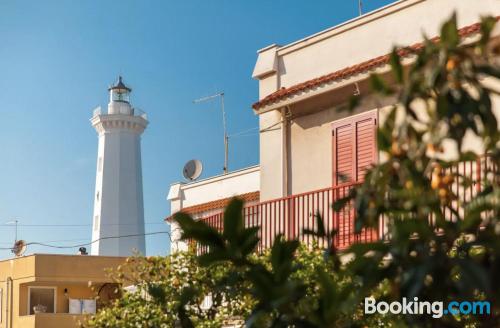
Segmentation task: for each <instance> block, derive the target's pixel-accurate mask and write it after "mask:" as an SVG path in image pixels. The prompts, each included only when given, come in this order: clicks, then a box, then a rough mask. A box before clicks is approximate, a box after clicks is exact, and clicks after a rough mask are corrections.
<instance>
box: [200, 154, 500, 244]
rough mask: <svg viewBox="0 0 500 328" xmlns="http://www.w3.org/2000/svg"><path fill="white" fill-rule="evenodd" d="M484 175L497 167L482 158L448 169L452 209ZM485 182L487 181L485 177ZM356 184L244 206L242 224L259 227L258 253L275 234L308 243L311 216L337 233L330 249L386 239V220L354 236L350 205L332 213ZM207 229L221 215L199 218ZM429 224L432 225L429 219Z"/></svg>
mask: <svg viewBox="0 0 500 328" xmlns="http://www.w3.org/2000/svg"><path fill="white" fill-rule="evenodd" d="M487 172H498V165H497V164H495V163H493V161H492V159H491V158H489V157H483V158H481V159H478V160H477V161H468V162H461V163H459V165H456V166H455V167H452V168H448V169H446V170H445V173H453V174H456V175H457V177H458V178H457V181H456V182H455V183H454V184H453V185H452V186H451V188H452V191H453V192H454V193H455V194H456V195H457V198H456V200H454V201H453V203H452V207H453V208H455V209H456V210H458V211H459V213H460V211H462V209H461V208H460V206H459V204H460V203H467V202H468V201H469V200H470V199H471V198H472V197H474V196H475V195H476V194H477V193H478V192H480V191H481V188H482V185H481V181H484V179H485V177H486V174H487ZM488 178H489V177H488ZM463 179H467V180H468V181H470V183H469V184H467V186H463V185H461V184H460V183H459V182H463V181H464V180H463ZM358 185H359V183H345V184H342V185H339V186H335V187H329V188H325V189H320V190H315V191H310V192H306V193H302V194H297V195H291V196H288V197H284V198H278V199H273V200H269V201H265V202H260V203H257V204H255V205H250V206H245V207H244V209H243V215H244V221H245V225H246V226H247V227H255V226H260V227H261V229H260V230H259V237H260V242H259V245H258V249H257V251H258V252H261V251H262V250H264V249H266V248H268V247H270V246H271V245H272V244H273V241H274V239H275V237H276V236H277V235H279V234H281V235H283V236H284V237H285V238H287V239H293V238H297V239H299V240H300V241H301V242H304V243H310V242H312V241H313V237H312V236H310V235H305V234H303V233H302V231H303V230H304V229H315V224H316V218H315V214H320V215H321V216H322V217H323V222H324V225H325V228H326V230H327V231H331V230H335V231H337V233H336V235H335V237H334V239H333V245H334V247H335V248H336V249H340V250H342V249H345V248H347V247H349V246H350V245H352V244H353V243H363V242H372V241H376V240H380V239H386V238H388V236H387V226H386V220H385V219H384V218H381V219H380V220H379V222H378V226H377V227H374V228H364V229H362V230H361V232H360V233H355V230H354V226H355V222H356V213H355V211H354V208H353V205H352V204H349V203H348V204H347V205H346V206H345V207H344V209H343V210H341V211H340V212H335V211H334V210H333V209H332V204H333V203H335V202H336V201H337V200H339V199H342V198H344V197H345V196H347V195H348V194H349V192H350V191H351V190H352V189H353V188H356V186H358ZM443 210H444V214H445V217H446V219H447V220H450V221H453V220H455V219H456V218H455V214H454V212H453V211H450V210H449V209H448V210H445V209H443ZM200 220H203V221H204V222H206V223H207V224H208V225H210V226H212V227H214V228H216V229H218V230H222V229H223V212H222V210H220V211H218V212H217V213H215V214H212V215H209V216H205V217H202V218H200ZM429 220H430V221H431V223H433V218H432V217H430V218H429ZM318 242H319V245H320V246H322V247H326V246H327V245H326V241H324V240H319V241H318ZM207 251H208V249H207V248H206V247H205V246H198V248H197V252H198V253H206V252H207Z"/></svg>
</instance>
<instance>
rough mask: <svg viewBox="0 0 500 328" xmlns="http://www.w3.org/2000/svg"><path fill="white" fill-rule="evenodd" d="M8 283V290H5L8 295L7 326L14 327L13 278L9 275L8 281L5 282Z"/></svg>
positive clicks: (6, 305)
mask: <svg viewBox="0 0 500 328" xmlns="http://www.w3.org/2000/svg"><path fill="white" fill-rule="evenodd" d="M5 284H6V288H5V289H6V290H5V296H6V302H5V303H6V304H5V328H12V304H13V301H12V289H13V288H12V278H11V277H7V281H6V282H5Z"/></svg>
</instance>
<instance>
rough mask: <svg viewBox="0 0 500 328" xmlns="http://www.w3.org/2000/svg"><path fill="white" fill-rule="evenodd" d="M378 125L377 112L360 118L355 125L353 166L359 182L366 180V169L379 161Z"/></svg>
mask: <svg viewBox="0 0 500 328" xmlns="http://www.w3.org/2000/svg"><path fill="white" fill-rule="evenodd" d="M376 123H377V112H376V111H372V112H370V113H367V114H363V115H361V116H359V117H358V118H357V119H356V122H355V123H354V127H355V130H354V138H355V141H354V143H355V153H356V156H355V161H356V164H355V165H353V166H354V167H355V170H356V171H355V173H354V176H355V181H357V182H358V181H363V180H364V178H365V172H366V169H367V168H368V167H369V166H370V165H371V164H373V163H375V161H376V159H377V142H376V133H377V130H376Z"/></svg>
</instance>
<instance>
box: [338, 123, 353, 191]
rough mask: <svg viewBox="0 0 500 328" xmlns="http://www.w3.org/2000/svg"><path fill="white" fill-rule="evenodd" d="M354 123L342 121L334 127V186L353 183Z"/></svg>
mask: <svg viewBox="0 0 500 328" xmlns="http://www.w3.org/2000/svg"><path fill="white" fill-rule="evenodd" d="M352 131H353V122H352V121H350V120H342V123H340V124H337V125H335V124H334V126H333V185H339V184H342V183H345V182H349V181H352V177H353V166H352V163H353V156H354V143H353V142H352Z"/></svg>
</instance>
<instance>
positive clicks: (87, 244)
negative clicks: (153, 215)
mask: <svg viewBox="0 0 500 328" xmlns="http://www.w3.org/2000/svg"><path fill="white" fill-rule="evenodd" d="M159 234H167V235H168V238H169V239H170V241H172V235H171V234H170V232H168V231H156V232H148V233H138V234H131V235H122V236H109V237H101V238H99V239H96V240H93V241H91V242H89V243H84V244H78V245H70V246H61V245H51V244H45V243H42V242H36V241H34V242H29V243H26V246H30V245H38V246H44V247H50V248H58V249H69V248H79V247H83V246H90V245H92V244H95V243H97V242H98V241H101V240H107V239H119V238H129V237H140V236H151V235H159ZM0 250H12V247H1V248H0Z"/></svg>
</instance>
